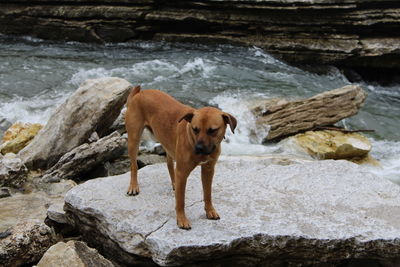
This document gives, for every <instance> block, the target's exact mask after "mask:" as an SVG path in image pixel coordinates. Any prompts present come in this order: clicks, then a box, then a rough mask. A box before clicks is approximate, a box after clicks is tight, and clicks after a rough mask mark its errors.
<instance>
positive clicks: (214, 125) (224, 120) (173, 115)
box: [125, 86, 236, 229]
mask: <svg viewBox="0 0 400 267" xmlns="http://www.w3.org/2000/svg"><path fill="white" fill-rule="evenodd" d="M227 124H229V126H230V128H231V130H232V132H234V130H235V127H236V119H235V118H234V117H233V116H232V115H230V114H228V113H225V112H222V111H221V110H219V109H216V108H212V107H204V108H201V109H197V110H196V109H194V108H191V107H189V106H185V105H183V104H182V103H180V102H178V101H177V100H175V99H174V98H172V97H171V96H169V95H167V94H165V93H163V92H161V91H158V90H145V91H140V86H137V87H135V88H134V89H133V90H132V92H131V93H130V95H129V97H128V101H127V111H126V115H125V126H126V130H127V132H128V151H129V157H130V159H131V182H130V185H129V188H128V192H127V194H128V195H137V194H139V185H138V181H137V169H138V167H137V163H136V157H137V151H138V148H139V141H140V137H141V135H142V132H143V129H144V128H145V127H147V128H148V129H149V130H150V131H151V132H152V133H153V134H154V136H155V137H156V139H157V140H158V141H159V142H160V143H161V145H162V146H163V147H164V149H165V151H166V152H167V165H168V171H169V175H170V177H171V182H172V187H173V188H174V189H175V201H176V207H175V209H176V219H177V224H178V226H179V227H180V228H183V229H190V228H191V227H190V222H189V220H188V219H187V218H186V215H185V188H186V180H187V178H188V176H189V174H190V172H191V171H192V170H193V169H194V168H195V167H196V166H198V165H201V180H202V184H203V195H204V208H205V211H206V215H207V218H208V219H212V220H218V219H219V215H218V213H217V211H216V210H215V208H214V206H213V204H212V200H211V183H212V179H213V176H214V167H215V164H216V163H217V160H218V157H219V154H220V152H221V146H220V143H221V141H222V139H223V138H224V135H225V130H226V126H227ZM174 161H175V162H176V168H175V169H174Z"/></svg>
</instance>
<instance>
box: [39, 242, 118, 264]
mask: <svg viewBox="0 0 400 267" xmlns="http://www.w3.org/2000/svg"><path fill="white" fill-rule="evenodd" d="M37 266H38V267H48V266H60V267H68V266H73V267H92V266H93V267H94V266H96V267H97V266H99V267H106V266H108V267H113V266H114V265H113V264H112V263H111V262H110V261H109V260H107V259H105V258H104V257H103V256H101V255H100V254H99V253H98V252H97V250H96V249H93V248H89V247H88V246H87V245H86V244H85V243H84V242H81V241H69V242H67V243H64V242H58V243H57V244H55V245H53V246H52V247H51V248H49V250H47V251H46V253H45V254H44V255H43V257H42V259H41V260H40V261H39V263H38V264H37Z"/></svg>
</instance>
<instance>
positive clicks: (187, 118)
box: [178, 112, 194, 122]
mask: <svg viewBox="0 0 400 267" xmlns="http://www.w3.org/2000/svg"><path fill="white" fill-rule="evenodd" d="M193 115H194V114H193V112H189V113H187V114H185V116H183V117H182V118H181V119H180V120H179V121H178V122H181V121H182V120H186V121H187V122H191V121H192V118H193Z"/></svg>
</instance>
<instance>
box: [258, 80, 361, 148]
mask: <svg viewBox="0 0 400 267" xmlns="http://www.w3.org/2000/svg"><path fill="white" fill-rule="evenodd" d="M366 97H367V93H366V92H365V91H364V90H363V89H362V88H361V87H360V86H358V85H347V86H344V87H342V88H338V89H334V90H330V91H325V92H323V93H320V94H318V95H315V96H313V97H311V98H307V99H302V100H296V101H290V102H287V101H279V102H276V103H275V104H274V103H272V104H271V102H270V101H266V104H265V105H260V106H258V107H256V108H254V109H253V113H254V114H255V115H256V117H257V120H256V123H257V124H259V125H268V126H269V131H268V133H266V137H265V138H264V142H268V141H273V140H279V139H282V138H284V137H287V136H289V135H292V134H296V133H298V132H301V131H307V130H311V129H313V128H314V127H316V126H326V125H333V124H335V123H336V122H338V121H340V120H342V119H344V118H347V117H351V116H353V115H355V114H357V113H358V110H359V109H360V108H361V106H362V104H363V103H364V100H365V99H366Z"/></svg>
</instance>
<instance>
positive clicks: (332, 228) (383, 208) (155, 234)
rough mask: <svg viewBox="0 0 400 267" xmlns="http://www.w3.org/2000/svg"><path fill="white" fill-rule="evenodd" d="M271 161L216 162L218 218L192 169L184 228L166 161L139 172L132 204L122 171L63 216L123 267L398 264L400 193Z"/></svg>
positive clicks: (73, 201) (355, 174) (344, 167)
mask: <svg viewBox="0 0 400 267" xmlns="http://www.w3.org/2000/svg"><path fill="white" fill-rule="evenodd" d="M269 162H270V161H268V160H267V161H265V160H263V159H259V160H254V159H248V158H246V159H239V158H233V159H225V160H222V161H220V162H219V163H218V164H217V168H216V174H215V177H214V183H213V196H214V204H215V206H216V209H217V210H218V211H219V214H220V215H221V219H220V220H218V221H212V220H207V219H206V216H205V212H204V210H203V203H202V189H201V179H200V170H199V168H197V169H195V170H194V171H193V172H192V174H191V175H190V177H189V180H188V185H187V190H186V213H187V216H188V218H189V220H191V222H192V230H190V231H185V230H181V229H179V228H178V227H177V226H176V220H175V211H174V203H175V201H174V193H173V191H172V189H171V185H170V179H169V176H168V171H167V167H166V166H165V164H156V165H151V166H146V167H144V168H143V169H141V170H140V171H139V184H140V186H141V193H140V194H139V195H138V196H136V197H129V196H126V194H125V192H126V188H127V186H128V183H129V173H126V174H123V175H120V176H113V177H106V178H99V179H94V180H90V181H87V182H86V183H84V184H81V185H79V186H77V187H75V188H73V189H72V190H70V191H69V192H68V193H67V195H66V197H65V206H64V209H65V210H66V214H67V216H68V220H69V221H70V223H73V224H75V226H76V227H77V228H78V229H79V230H80V231H82V232H83V233H84V239H86V240H85V241H87V242H88V241H89V240H90V241H91V242H92V243H93V245H95V246H96V248H98V249H100V250H101V253H102V254H103V255H105V256H108V257H113V255H114V258H115V255H118V256H117V258H116V259H115V260H116V261H117V262H119V263H120V264H132V263H138V261H140V260H142V261H144V262H145V263H146V264H150V263H151V261H153V262H155V263H156V264H159V265H183V264H191V263H196V264H201V263H204V264H206V265H207V264H208V265H209V264H211V265H217V264H219V263H221V262H224V261H226V260H228V261H229V259H235V261H234V262H235V264H240V263H242V264H246V265H250V266H251V265H253V266H256V265H266V266H267V265H268V264H267V263H271V264H272V263H276V265H272V266H278V265H279V264H287V265H290V264H294V263H296V264H298V265H299V264H300V263H301V264H304V265H307V264H309V265H311V264H323V263H334V264H338V263H340V262H341V261H343V260H346V259H369V258H373V259H375V260H387V261H392V260H394V259H395V258H398V257H399V255H400V206H399V203H400V187H398V186H396V185H394V184H392V183H391V182H389V181H388V180H386V179H384V178H380V177H377V176H374V175H373V174H370V173H366V172H363V171H362V169H360V168H359V167H358V166H357V165H356V164H354V163H350V162H346V161H333V160H327V161H323V162H320V161H315V162H308V163H302V164H292V165H289V166H277V165H270V163H269ZM107 253H108V254H107ZM149 259H151V261H149ZM146 260H147V261H146ZM271 264H270V265H269V266H271ZM279 266H282V265H279ZM284 266H286V265H284ZM296 266H297V265H296Z"/></svg>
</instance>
